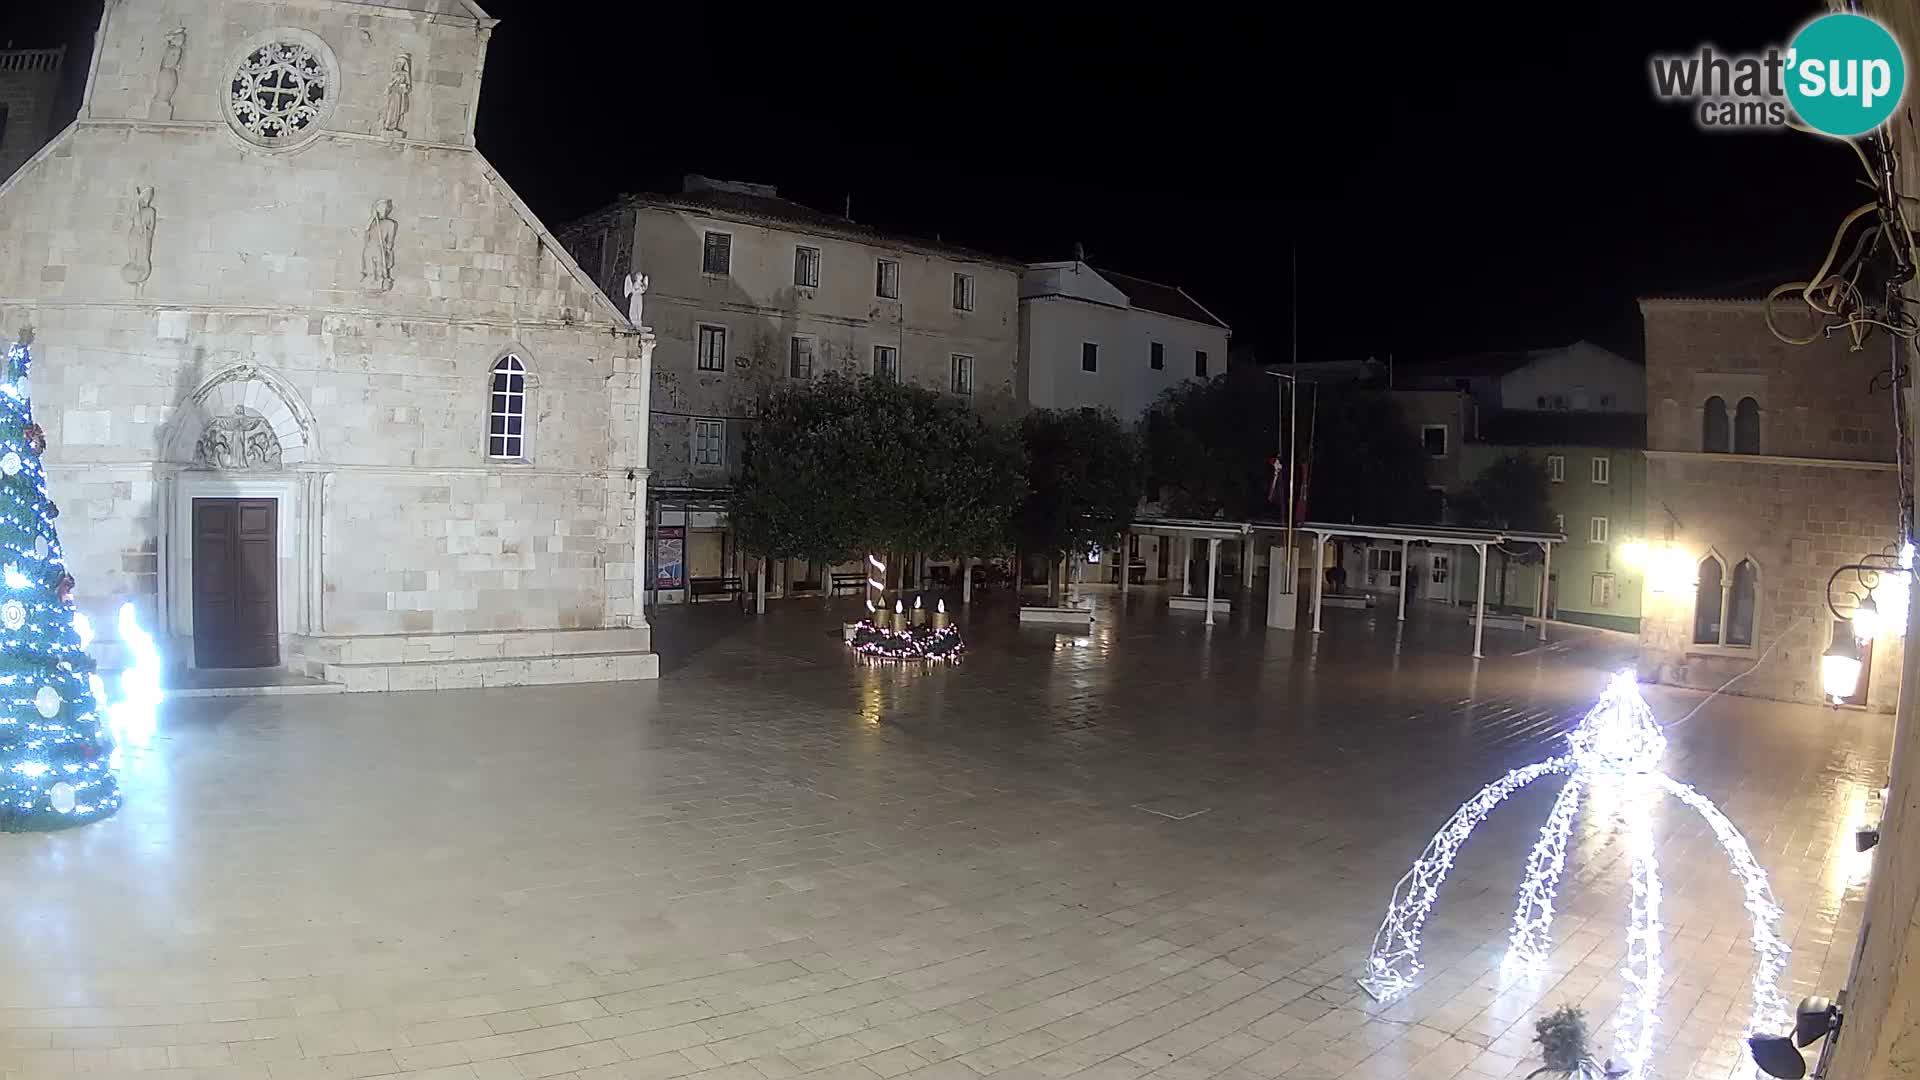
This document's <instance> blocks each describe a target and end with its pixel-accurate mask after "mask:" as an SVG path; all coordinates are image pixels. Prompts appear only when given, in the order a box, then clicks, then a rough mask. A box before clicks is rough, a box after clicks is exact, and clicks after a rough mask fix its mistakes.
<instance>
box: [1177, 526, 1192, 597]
mask: <svg viewBox="0 0 1920 1080" xmlns="http://www.w3.org/2000/svg"><path fill="white" fill-rule="evenodd" d="M1192 578H1193V537H1191V536H1182V537H1181V538H1180V595H1181V596H1192V595H1193V584H1192Z"/></svg>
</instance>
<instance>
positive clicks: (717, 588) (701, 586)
mask: <svg viewBox="0 0 1920 1080" xmlns="http://www.w3.org/2000/svg"><path fill="white" fill-rule="evenodd" d="M687 586H688V590H689V591H690V592H691V593H692V594H693V595H694V596H696V597H698V596H733V595H735V594H736V593H739V592H742V591H743V590H744V586H743V584H742V582H741V579H740V578H737V577H697V578H692V579H690V580H688V582H687Z"/></svg>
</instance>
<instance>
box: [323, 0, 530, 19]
mask: <svg viewBox="0 0 1920 1080" xmlns="http://www.w3.org/2000/svg"><path fill="white" fill-rule="evenodd" d="M352 2H353V3H356V4H365V5H366V6H367V7H378V8H392V9H394V10H396V11H418V12H420V13H422V14H425V15H452V16H454V17H455V18H461V19H472V20H474V21H475V22H482V23H486V24H488V25H492V24H493V23H494V22H496V21H497V20H496V19H494V18H493V16H491V15H488V14H487V13H486V12H485V11H484V10H482V9H481V7H480V5H479V4H476V3H474V0H352Z"/></svg>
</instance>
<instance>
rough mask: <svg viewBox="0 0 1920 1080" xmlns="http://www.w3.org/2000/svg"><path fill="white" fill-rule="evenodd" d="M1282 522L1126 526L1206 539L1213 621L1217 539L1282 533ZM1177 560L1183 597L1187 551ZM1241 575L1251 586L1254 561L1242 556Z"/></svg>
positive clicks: (1123, 571)
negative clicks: (1264, 533)
mask: <svg viewBox="0 0 1920 1080" xmlns="http://www.w3.org/2000/svg"><path fill="white" fill-rule="evenodd" d="M1285 531H1287V527H1286V525H1284V524H1280V523H1277V522H1271V521H1216V520H1213V519H1211V518H1136V519H1135V520H1134V522H1133V524H1132V525H1131V526H1129V527H1128V532H1130V533H1149V534H1152V535H1155V536H1177V537H1179V538H1180V539H1181V540H1182V541H1183V542H1185V543H1188V544H1191V543H1192V542H1193V541H1194V540H1196V539H1198V540H1205V541H1206V542H1207V601H1206V605H1205V611H1206V621H1207V624H1208V625H1209V626H1211V625H1212V624H1213V602H1214V581H1215V578H1216V576H1217V571H1218V563H1219V560H1220V541H1222V540H1239V541H1241V542H1242V543H1245V542H1246V541H1247V539H1248V538H1250V537H1251V536H1253V534H1254V533H1257V532H1285ZM1126 551H1127V545H1126V544H1125V542H1124V541H1122V544H1121V549H1120V552H1121V554H1120V559H1121V566H1120V591H1121V592H1123V593H1124V592H1126V589H1127V567H1126V558H1127V556H1126ZM1181 556H1182V557H1181V559H1180V595H1182V596H1185V595H1186V593H1187V588H1188V585H1189V583H1188V581H1187V567H1188V564H1189V563H1190V562H1191V560H1190V559H1188V558H1186V552H1182V553H1181ZM1240 574H1241V577H1242V578H1244V579H1245V580H1244V581H1243V583H1242V584H1243V587H1246V588H1251V587H1252V586H1253V560H1252V559H1250V558H1246V557H1244V556H1243V557H1242V558H1241V560H1240Z"/></svg>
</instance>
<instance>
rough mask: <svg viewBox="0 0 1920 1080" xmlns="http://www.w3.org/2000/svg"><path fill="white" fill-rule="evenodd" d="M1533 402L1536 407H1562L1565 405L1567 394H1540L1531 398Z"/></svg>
mask: <svg viewBox="0 0 1920 1080" xmlns="http://www.w3.org/2000/svg"><path fill="white" fill-rule="evenodd" d="M1533 404H1534V407H1535V408H1537V409H1564V408H1566V407H1567V395H1565V394H1541V395H1540V396H1539V397H1536V398H1534V399H1533Z"/></svg>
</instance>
